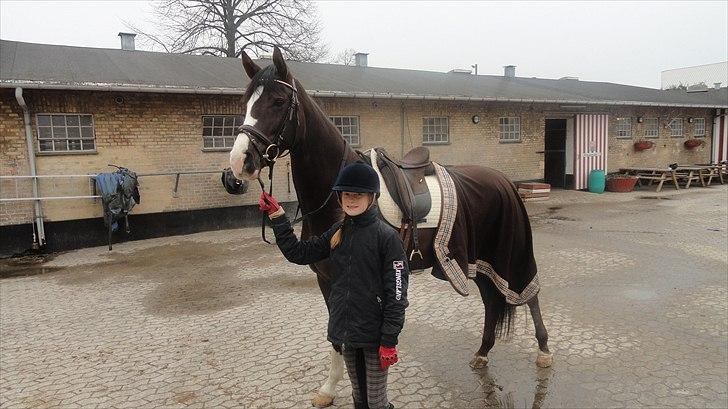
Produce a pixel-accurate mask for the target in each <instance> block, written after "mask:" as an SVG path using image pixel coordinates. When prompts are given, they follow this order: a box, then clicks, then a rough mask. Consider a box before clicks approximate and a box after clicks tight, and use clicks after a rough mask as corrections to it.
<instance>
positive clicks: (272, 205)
mask: <svg viewBox="0 0 728 409" xmlns="http://www.w3.org/2000/svg"><path fill="white" fill-rule="evenodd" d="M258 205H259V206H260V211H261V212H265V214H267V215H269V216H270V215H271V214H272V213H275V212H277V211H278V209H280V208H281V205H279V204H278V201H277V200H276V198H275V197H273V196H271V195H269V194H268V193H266V192H263V193H261V194H260V200H258Z"/></svg>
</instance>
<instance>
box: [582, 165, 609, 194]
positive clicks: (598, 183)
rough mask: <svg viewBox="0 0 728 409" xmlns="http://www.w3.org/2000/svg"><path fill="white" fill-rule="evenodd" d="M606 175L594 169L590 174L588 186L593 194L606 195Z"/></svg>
mask: <svg viewBox="0 0 728 409" xmlns="http://www.w3.org/2000/svg"><path fill="white" fill-rule="evenodd" d="M606 179H607V178H606V175H605V174H604V171H603V170H601V169H594V170H592V171H591V172H589V179H587V186H588V187H589V191H590V192H592V193H604V185H605V184H606Z"/></svg>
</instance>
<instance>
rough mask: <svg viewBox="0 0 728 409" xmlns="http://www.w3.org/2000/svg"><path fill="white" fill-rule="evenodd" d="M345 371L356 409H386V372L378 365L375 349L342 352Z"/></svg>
mask: <svg viewBox="0 0 728 409" xmlns="http://www.w3.org/2000/svg"><path fill="white" fill-rule="evenodd" d="M343 354H344V362H345V363H346V371H347V372H348V373H349V379H350V380H351V388H352V393H351V395H352V398H354V407H355V408H356V409H387V408H389V401H388V400H387V371H386V370H382V368H381V366H380V364H379V352H378V351H377V349H375V348H347V347H346V346H344V350H343Z"/></svg>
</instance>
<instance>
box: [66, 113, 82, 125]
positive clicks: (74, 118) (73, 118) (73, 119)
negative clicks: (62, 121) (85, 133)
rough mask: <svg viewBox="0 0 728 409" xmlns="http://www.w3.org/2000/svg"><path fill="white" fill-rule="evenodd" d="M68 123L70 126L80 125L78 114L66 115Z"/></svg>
mask: <svg viewBox="0 0 728 409" xmlns="http://www.w3.org/2000/svg"><path fill="white" fill-rule="evenodd" d="M66 124H67V125H68V126H78V124H79V120H78V115H68V116H66Z"/></svg>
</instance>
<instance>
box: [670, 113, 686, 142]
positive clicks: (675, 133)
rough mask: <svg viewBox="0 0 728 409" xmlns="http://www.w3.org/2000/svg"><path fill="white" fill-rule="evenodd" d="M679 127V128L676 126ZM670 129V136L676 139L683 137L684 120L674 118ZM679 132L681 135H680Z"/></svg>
mask: <svg viewBox="0 0 728 409" xmlns="http://www.w3.org/2000/svg"><path fill="white" fill-rule="evenodd" d="M676 124H677V125H679V126H676ZM668 127H669V128H670V136H672V137H674V138H679V137H681V136H683V129H684V128H683V120H682V118H672V121H670V123H669V124H668ZM678 132H679V133H678Z"/></svg>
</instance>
